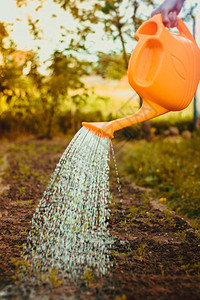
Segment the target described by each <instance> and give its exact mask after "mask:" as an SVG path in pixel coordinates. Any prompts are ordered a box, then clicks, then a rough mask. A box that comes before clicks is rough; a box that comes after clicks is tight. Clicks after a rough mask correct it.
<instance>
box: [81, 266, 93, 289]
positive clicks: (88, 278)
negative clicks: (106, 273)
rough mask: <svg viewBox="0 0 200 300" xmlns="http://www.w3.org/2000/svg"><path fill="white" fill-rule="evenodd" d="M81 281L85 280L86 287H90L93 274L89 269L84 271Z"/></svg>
mask: <svg viewBox="0 0 200 300" xmlns="http://www.w3.org/2000/svg"><path fill="white" fill-rule="evenodd" d="M82 279H83V280H85V282H86V286H87V287H91V286H92V284H93V282H94V273H93V272H92V270H91V269H86V270H85V271H84V275H83V276H82Z"/></svg>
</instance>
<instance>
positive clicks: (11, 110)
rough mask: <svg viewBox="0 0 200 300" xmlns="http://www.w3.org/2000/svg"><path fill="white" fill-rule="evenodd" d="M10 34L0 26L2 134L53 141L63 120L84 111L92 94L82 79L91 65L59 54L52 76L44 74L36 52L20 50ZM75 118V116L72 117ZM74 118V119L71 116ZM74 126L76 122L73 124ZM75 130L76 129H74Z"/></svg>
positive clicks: (51, 69) (55, 56) (0, 121)
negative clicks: (15, 133) (67, 114)
mask: <svg viewBox="0 0 200 300" xmlns="http://www.w3.org/2000/svg"><path fill="white" fill-rule="evenodd" d="M6 38H8V33H7V30H6V27H5V25H4V24H3V23H0V53H1V63H0V74H1V76H0V125H1V127H0V131H1V136H2V135H4V134H5V133H6V132H10V133H11V134H12V132H17V131H18V134H19V133H20V132H21V133H25V132H30V133H36V134H38V135H39V136H41V137H47V138H51V137H52V135H53V134H54V133H55V132H56V130H57V127H56V126H57V122H58V120H59V117H60V116H61V115H63V114H64V111H65V113H67V111H66V110H67V109H66V105H67V103H70V105H69V104H68V111H69V112H70V111H71V107H70V106H72V105H73V108H74V111H75V110H76V109H79V110H80V108H81V105H83V104H85V103H86V102H87V99H88V97H89V91H88V90H87V89H86V88H85V86H84V84H83V82H82V81H81V78H82V76H83V75H87V69H88V64H89V63H88V62H84V61H81V60H78V59H77V58H76V57H74V56H73V55H72V54H70V55H64V54H63V53H62V52H59V51H57V50H56V51H55V52H54V53H53V55H52V57H51V64H50V66H49V69H48V71H49V74H48V75H46V76H44V75H42V74H41V73H40V72H39V71H38V69H39V66H40V64H39V60H38V57H37V56H36V55H35V54H34V53H33V52H32V51H20V50H17V49H14V48H13V47H11V46H12V45H13V43H12V41H11V40H9V43H8V41H7V40H6ZM71 115H72V114H71ZM71 119H72V117H71ZM73 124H74V122H73ZM74 130H75V128H74Z"/></svg>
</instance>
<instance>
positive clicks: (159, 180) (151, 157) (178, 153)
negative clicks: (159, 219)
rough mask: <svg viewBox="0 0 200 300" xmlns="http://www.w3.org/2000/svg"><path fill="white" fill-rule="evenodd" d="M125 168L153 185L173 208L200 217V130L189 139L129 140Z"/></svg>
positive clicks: (143, 183) (136, 179) (143, 182)
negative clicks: (148, 141)
mask: <svg viewBox="0 0 200 300" xmlns="http://www.w3.org/2000/svg"><path fill="white" fill-rule="evenodd" d="M123 151H125V153H126V155H124V160H123V167H122V168H123V170H124V172H125V173H126V174H127V175H129V176H130V177H131V178H132V179H133V180H134V182H136V183H137V184H138V185H141V186H144V187H149V188H152V189H153V190H152V193H153V194H154V196H155V195H156V196H157V198H160V199H161V200H162V199H165V200H166V204H167V205H168V206H169V207H171V208H172V209H173V210H175V211H177V212H178V213H182V214H183V215H185V216H187V217H189V218H196V219H198V220H199V221H200V201H199V188H200V182H199V178H200V156H199V152H200V132H195V133H194V134H193V137H192V138H191V139H189V140H184V139H183V138H181V137H176V138H166V139H162V140H160V139H159V140H157V141H154V142H150V143H147V142H145V141H141V142H139V143H137V144H136V143H129V144H126V145H125V146H124V148H123Z"/></svg>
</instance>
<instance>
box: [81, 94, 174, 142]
mask: <svg viewBox="0 0 200 300" xmlns="http://www.w3.org/2000/svg"><path fill="white" fill-rule="evenodd" d="M168 111H169V110H167V109H166V108H164V107H161V106H160V105H158V104H157V103H154V102H152V101H149V100H145V99H144V100H143V103H142V107H141V108H140V110H138V111H137V112H136V113H135V114H133V115H130V116H128V117H124V118H122V119H117V120H114V121H110V122H96V123H95V122H92V123H87V122H83V123H82V125H83V126H84V127H85V128H87V129H88V130H89V131H92V132H93V133H94V134H96V135H98V136H100V137H105V138H109V139H112V138H113V137H114V136H113V134H114V132H115V131H118V130H120V129H122V128H125V127H128V126H131V125H134V124H137V123H141V122H144V121H147V120H150V119H152V118H155V117H158V116H160V115H163V114H165V113H167V112H168Z"/></svg>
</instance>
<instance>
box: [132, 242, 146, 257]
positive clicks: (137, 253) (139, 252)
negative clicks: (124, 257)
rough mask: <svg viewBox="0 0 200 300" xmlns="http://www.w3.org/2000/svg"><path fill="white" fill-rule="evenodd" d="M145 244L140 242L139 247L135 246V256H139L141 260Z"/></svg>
mask: <svg viewBox="0 0 200 300" xmlns="http://www.w3.org/2000/svg"><path fill="white" fill-rule="evenodd" d="M146 246H147V244H142V245H141V246H140V247H138V248H137V250H136V251H135V254H136V255H137V256H139V259H140V261H142V260H143V256H144V253H145V248H146Z"/></svg>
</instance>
